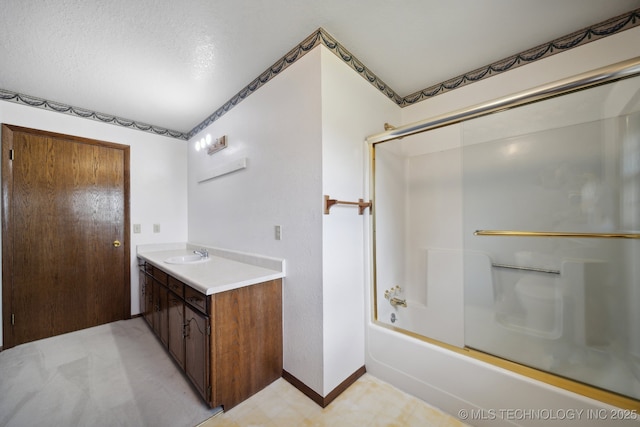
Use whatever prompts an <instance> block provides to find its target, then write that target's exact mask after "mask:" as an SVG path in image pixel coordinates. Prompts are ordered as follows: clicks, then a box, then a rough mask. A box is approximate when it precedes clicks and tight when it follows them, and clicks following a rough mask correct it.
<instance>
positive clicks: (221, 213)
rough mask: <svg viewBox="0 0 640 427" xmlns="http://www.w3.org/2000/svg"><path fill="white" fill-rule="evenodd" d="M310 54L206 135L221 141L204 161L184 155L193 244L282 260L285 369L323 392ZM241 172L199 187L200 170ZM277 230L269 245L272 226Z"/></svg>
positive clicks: (314, 62) (316, 61) (315, 82)
mask: <svg viewBox="0 0 640 427" xmlns="http://www.w3.org/2000/svg"><path fill="white" fill-rule="evenodd" d="M320 115H321V99H320V50H319V49H314V50H313V51H311V52H310V53H308V54H307V55H305V56H304V57H302V58H301V59H300V60H298V61H297V62H296V63H295V64H293V65H291V66H290V67H289V68H287V69H286V70H285V71H284V72H283V73H282V74H280V75H278V76H276V77H275V78H274V79H272V80H271V81H269V82H268V83H267V84H266V85H264V86H263V87H262V88H260V90H258V91H256V92H255V93H253V94H252V95H250V96H249V97H248V98H246V99H245V100H244V101H242V102H241V103H240V104H238V105H237V106H236V107H235V108H233V109H232V110H231V111H229V112H228V113H226V114H225V115H224V116H222V117H221V118H220V119H218V120H217V121H215V122H214V123H212V124H211V125H210V126H208V127H207V128H206V129H204V130H203V131H202V132H201V133H200V134H199V135H195V136H194V140H197V139H200V138H201V137H202V136H203V135H206V134H207V133H209V134H211V136H212V137H213V138H218V137H220V136H222V135H227V138H228V147H227V148H226V149H223V150H222V151H220V152H218V153H216V154H214V155H212V156H208V155H207V154H206V153H204V152H203V151H200V152H196V151H195V149H194V144H193V142H192V143H190V144H189V151H188V162H189V168H188V169H189V170H188V188H189V241H190V242H194V243H203V244H208V245H211V246H217V247H222V248H226V249H233V250H238V251H243V252H251V253H259V254H262V255H267V256H273V257H278V258H284V259H285V260H286V278H285V280H284V289H283V311H284V313H283V323H284V326H283V329H284V331H283V333H284V337H283V338H284V343H283V345H284V369H285V370H287V371H288V372H289V373H291V374H292V375H294V376H295V377H296V378H298V379H299V380H301V381H302V382H304V383H305V384H306V385H308V386H309V387H311V388H312V389H313V390H315V391H316V392H317V393H322V390H323V387H322V384H323V378H322V373H323V343H322V321H323V315H322V309H323V307H322V304H323V302H322V209H321V206H322V200H321V199H322V129H321V122H320ZM238 158H246V159H247V167H246V169H243V170H239V171H236V172H233V173H231V174H228V175H225V176H221V177H218V178H215V179H212V180H210V181H206V182H202V183H198V182H197V177H198V175H199V174H200V173H202V172H203V171H206V170H210V169H213V168H217V167H221V166H224V165H225V164H228V163H229V162H232V161H234V160H236V159H238ZM275 225H280V226H281V227H282V240H275V233H274V227H275Z"/></svg>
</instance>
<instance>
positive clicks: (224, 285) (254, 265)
mask: <svg viewBox="0 0 640 427" xmlns="http://www.w3.org/2000/svg"><path fill="white" fill-rule="evenodd" d="M202 248H204V249H207V251H208V252H209V258H210V260H209V261H207V262H203V263H196V264H169V263H167V262H165V260H166V259H167V258H170V257H175V256H183V255H192V254H193V251H194V250H196V249H202ZM137 255H138V257H139V258H142V259H144V260H145V261H146V262H148V263H150V264H153V265H155V266H156V267H158V268H160V269H162V270H164V271H166V272H167V273H169V274H170V275H172V276H174V277H175V278H177V279H180V280H182V281H183V282H184V283H186V284H187V285H189V286H191V287H192V288H194V289H196V290H198V291H200V292H202V293H203V294H205V295H213V294H217V293H220V292H225V291H229V290H232V289H237V288H241V287H243V286H250V285H255V284H258V283H262V282H266V281H269V280H274V279H280V278H283V277H285V269H284V266H285V261H284V260H283V259H277V258H270V257H265V256H261V255H255V254H248V253H243V252H236V251H229V250H225V249H220V248H214V247H209V246H204V245H198V244H191V243H168V244H151V245H139V246H138V247H137Z"/></svg>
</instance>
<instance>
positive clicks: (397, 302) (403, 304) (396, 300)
mask: <svg viewBox="0 0 640 427" xmlns="http://www.w3.org/2000/svg"><path fill="white" fill-rule="evenodd" d="M389 302H390V303H391V305H392V306H394V307H398V306H400V307H406V306H407V300H406V299H400V298H398V297H393V298H391V299H390V300H389Z"/></svg>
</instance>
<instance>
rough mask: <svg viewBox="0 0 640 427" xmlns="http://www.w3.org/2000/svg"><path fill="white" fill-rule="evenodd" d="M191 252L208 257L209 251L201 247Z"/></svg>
mask: <svg viewBox="0 0 640 427" xmlns="http://www.w3.org/2000/svg"><path fill="white" fill-rule="evenodd" d="M193 253H194V254H198V255H200V256H201V257H202V258H209V251H208V250H206V249H205V248H202V249H200V250H197V249H196V250H195V251H193Z"/></svg>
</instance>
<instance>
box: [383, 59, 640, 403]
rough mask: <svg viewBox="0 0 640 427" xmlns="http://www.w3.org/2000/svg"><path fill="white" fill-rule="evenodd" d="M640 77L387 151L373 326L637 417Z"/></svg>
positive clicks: (451, 127) (393, 143)
mask: <svg viewBox="0 0 640 427" xmlns="http://www.w3.org/2000/svg"><path fill="white" fill-rule="evenodd" d="M635 73H637V71H635V72H634V73H631V74H630V75H624V78H612V79H610V80H611V81H607V82H605V81H598V84H597V85H594V84H593V81H591V83H590V86H589V87H588V88H582V87H579V86H580V85H579V84H578V85H574V86H571V87H570V90H569V91H568V93H562V94H560V93H556V92H553V91H551V92H549V93H546V94H544V95H541V96H538V95H537V94H536V93H534V92H532V93H530V94H527V97H528V98H527V99H526V100H525V101H523V102H518V104H522V105H518V106H515V107H513V108H507V109H501V110H500V111H496V110H497V109H498V108H502V107H503V106H502V104H500V103H498V104H496V105H497V106H495V105H494V106H493V107H492V108H490V109H486V110H485V111H481V114H471V113H469V112H473V111H472V110H473V109H470V110H469V111H467V112H465V113H464V114H461V118H460V119H454V120H450V121H447V118H437V119H436V120H434V121H433V122H432V123H434V125H433V126H432V129H428V130H427V131H426V132H423V133H419V134H414V135H407V136H404V137H402V138H400V139H393V140H390V141H386V142H385V141H379V142H375V141H374V144H372V152H373V156H372V158H373V168H372V169H373V196H374V197H373V199H374V212H375V217H374V257H375V275H374V277H375V292H374V296H375V310H376V312H375V318H376V321H377V322H378V323H379V324H384V325H387V326H388V327H390V328H393V329H396V330H398V331H400V332H406V333H409V334H412V335H414V336H418V337H421V338H424V339H426V340H430V341H432V342H436V343H438V344H440V345H443V346H446V347H448V348H450V349H453V350H456V349H465V352H467V350H470V351H471V354H488V355H491V357H489V360H496V361H500V360H506V361H509V362H515V363H516V364H518V365H523V366H526V367H529V368H533V369H534V370H536V371H539V372H542V373H544V374H545V375H547V374H552V375H553V376H557V377H561V378H564V379H569V380H571V381H570V382H574V383H575V384H587V385H588V386H590V388H592V389H594V390H600V391H601V390H604V391H605V394H607V393H610V394H611V395H615V396H622V397H623V398H626V399H629V401H630V402H632V403H633V402H636V404H637V401H638V400H640V77H636V76H635ZM578 89H579V90H578ZM547 95H553V96H551V97H548V96H547ZM533 101H535V102H533ZM509 103H510V101H509V100H507V101H505V106H506V107H508V106H509V105H507V104H509ZM478 111H480V109H478ZM488 113H491V114H488ZM426 128H428V127H426ZM485 360H487V359H485Z"/></svg>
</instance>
